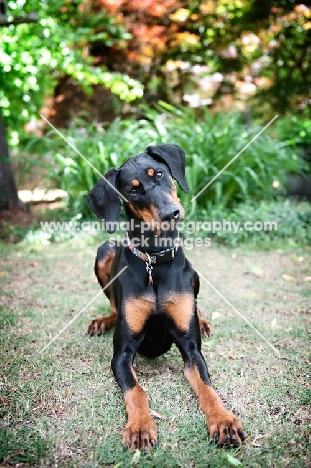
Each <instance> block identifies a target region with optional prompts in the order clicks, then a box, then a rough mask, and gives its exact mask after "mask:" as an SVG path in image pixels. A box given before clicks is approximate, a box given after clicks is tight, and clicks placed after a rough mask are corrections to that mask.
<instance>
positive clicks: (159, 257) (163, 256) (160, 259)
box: [126, 232, 180, 265]
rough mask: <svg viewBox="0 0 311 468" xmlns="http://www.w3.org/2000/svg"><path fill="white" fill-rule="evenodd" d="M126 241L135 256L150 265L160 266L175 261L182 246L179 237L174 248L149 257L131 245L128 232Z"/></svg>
mask: <svg viewBox="0 0 311 468" xmlns="http://www.w3.org/2000/svg"><path fill="white" fill-rule="evenodd" d="M126 240H127V243H128V247H129V249H130V250H131V252H133V254H134V255H136V257H138V258H141V259H142V260H143V261H144V262H146V263H147V264H148V265H151V264H153V265H158V264H160V263H164V262H170V261H172V260H174V258H175V255H176V252H177V250H178V247H179V244H180V240H179V236H178V237H177V239H176V243H175V245H174V247H170V248H169V249H165V250H161V251H160V252H157V253H153V254H152V255H149V254H148V253H147V252H142V251H141V250H139V249H137V248H136V247H134V245H133V244H132V243H131V240H130V238H129V235H128V232H126Z"/></svg>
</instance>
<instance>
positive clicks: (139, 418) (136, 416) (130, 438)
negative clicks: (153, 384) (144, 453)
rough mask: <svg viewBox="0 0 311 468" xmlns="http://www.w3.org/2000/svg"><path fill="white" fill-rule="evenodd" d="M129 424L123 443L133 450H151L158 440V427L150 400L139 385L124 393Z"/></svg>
mask: <svg viewBox="0 0 311 468" xmlns="http://www.w3.org/2000/svg"><path fill="white" fill-rule="evenodd" d="M124 401H125V406H126V412H127V416H128V422H127V424H126V426H125V428H124V431H123V443H124V444H129V445H130V448H131V450H135V449H143V448H145V447H148V448H151V446H152V445H154V443H155V442H156V440H157V427H156V424H155V422H154V420H153V419H152V417H151V416H150V414H149V413H150V408H149V403H148V398H147V395H146V393H145V392H144V390H143V389H142V388H141V386H140V385H139V384H138V383H137V384H136V386H135V387H134V388H131V389H130V390H127V391H126V392H125V393H124Z"/></svg>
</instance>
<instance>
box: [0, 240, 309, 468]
mask: <svg viewBox="0 0 311 468" xmlns="http://www.w3.org/2000/svg"><path fill="white" fill-rule="evenodd" d="M95 252H96V246H95V245H93V244H92V243H90V242H86V241H85V240H73V241H72V242H67V243H60V244H50V245H46V246H33V245H27V244H23V243H21V244H15V245H2V247H1V250H0V253H1V258H2V261H1V267H0V286H1V293H0V304H1V305H0V324H1V327H0V342H1V348H0V349H1V351H0V352H1V361H2V366H1V367H2V369H1V371H0V377H1V383H0V414H1V426H0V465H1V466H18V467H19V468H20V467H28V466H32V467H33V466H38V467H39V466H53V467H56V466H57V467H99V466H118V467H130V466H141V467H159V468H163V467H164V468H166V467H211V468H212V467H230V466H245V467H282V468H283V467H287V466H288V467H291V468H292V467H306V466H310V465H309V464H310V442H311V440H310V422H311V418H310V403H311V396H310V394H311V384H310V381H311V379H310V372H311V371H310V366H309V362H310V361H309V357H310V318H311V307H310V304H311V288H310V286H311V282H310V281H309V280H310V271H311V269H310V267H311V255H310V253H311V251H310V249H309V250H308V249H307V248H306V249H304V250H297V249H296V250H278V251H270V252H255V251H248V250H247V249H246V248H245V247H244V248H243V249H235V250H227V249H224V248H220V247H218V248H215V247H212V248H209V249H205V250H202V249H196V250H193V251H190V252H188V254H187V255H188V257H189V259H190V260H191V261H192V263H193V264H194V266H195V267H196V268H197V269H198V270H199V271H200V272H201V273H202V274H204V275H205V276H206V278H207V279H208V280H209V281H210V282H211V283H212V284H213V285H214V286H215V287H216V288H217V290H218V291H220V292H221V293H222V294H223V295H224V296H225V297H226V298H227V299H228V300H229V301H230V302H231V303H232V304H233V305H234V306H235V307H236V308H237V309H238V310H239V311H240V312H241V313H243V314H244V315H245V316H246V317H247V319H248V320H249V321H250V322H251V323H252V324H253V325H254V326H255V327H256V328H257V329H258V330H259V331H260V332H261V333H262V334H263V335H264V336H265V337H266V338H267V339H268V340H269V341H270V342H271V343H272V344H273V346H275V347H276V348H277V349H278V350H279V352H280V357H279V356H277V355H276V354H275V353H274V351H273V350H272V349H271V348H270V347H269V346H268V345H267V344H266V343H265V342H264V341H263V340H262V339H261V338H260V337H259V336H258V335H257V334H256V333H255V332H254V331H253V330H252V329H251V328H250V327H249V326H248V325H247V324H246V323H245V322H244V321H243V320H242V319H241V318H240V317H239V316H238V315H237V314H236V312H234V310H233V309H231V308H230V307H229V306H228V305H227V304H226V303H225V302H224V301H223V299H222V298H221V297H220V296H219V295H217V294H216V293H215V292H214V291H213V290H212V289H210V288H209V286H208V285H207V284H205V283H203V282H201V293H200V299H199V305H200V308H201V309H202V310H203V311H204V312H203V316H204V318H206V319H208V320H210V321H211V322H212V323H213V326H214V335H213V337H212V338H211V339H209V340H204V342H203V354H204V356H205V358H206V361H207V363H208V365H209V370H210V373H211V377H212V381H213V383H214V386H215V388H216V389H217V391H218V392H219V394H220V395H221V397H222V398H223V400H224V401H225V404H226V407H227V408H228V409H230V410H232V411H233V412H235V413H236V414H237V415H238V416H239V417H240V418H241V420H242V421H243V424H244V428H245V430H246V432H247V433H248V435H249V437H248V439H247V441H246V443H245V444H244V445H243V446H242V447H240V448H239V449H230V450H223V449H217V448H216V447H215V446H213V445H210V444H209V443H208V434H207V430H206V426H205V421H204V417H203V414H202V412H201V411H200V409H199V407H198V403H197V399H196V397H195V395H194V393H193V391H192V390H191V389H190V388H189V386H188V384H187V382H186V381H185V379H184V377H183V372H182V359H181V357H180V356H179V353H178V351H177V349H176V348H172V349H171V351H170V352H169V353H168V354H167V355H165V356H162V357H160V358H158V359H156V360H147V359H143V358H141V357H139V356H138V357H137V358H136V360H135V366H134V367H135V370H136V373H137V376H138V379H139V382H140V384H141V385H142V386H143V388H144V389H145V390H146V391H147V393H148V396H149V399H150V405H151V408H152V410H154V411H155V412H157V414H158V416H160V418H159V417H158V418H157V425H158V432H159V444H158V447H157V449H156V450H155V451H153V452H152V453H149V454H147V455H140V453H139V452H136V453H133V452H128V451H127V452H124V451H123V449H122V444H121V438H122V428H123V426H124V424H125V421H126V419H125V410H124V404H123V400H122V396H121V392H120V390H119V388H118V386H117V384H116V382H115V380H114V377H113V374H112V371H111V369H110V359H111V355H112V335H113V333H112V332H108V333H107V334H106V335H105V336H103V337H94V338H90V337H88V336H87V335H86V333H85V331H86V329H87V325H88V323H89V322H90V320H91V319H92V318H95V317H97V316H100V315H101V314H102V311H103V312H104V313H108V311H109V307H108V301H107V300H106V298H105V297H104V295H103V297H99V298H98V299H97V301H95V302H94V303H93V304H92V305H91V306H90V307H89V308H88V309H87V310H86V311H85V312H84V313H83V314H81V316H80V317H79V318H78V319H77V320H76V321H74V323H72V324H71V325H70V326H69V327H68V328H67V329H66V330H65V331H64V332H63V333H62V335H61V336H60V337H59V338H58V339H57V340H55V341H54V342H53V344H52V345H51V346H50V347H49V348H48V349H47V350H46V351H44V352H43V353H41V352H40V350H41V349H42V348H43V347H44V346H45V345H46V344H47V343H48V342H49V340H51V339H52V338H53V337H54V336H55V335H56V334H57V333H58V332H59V330H60V329H62V328H63V327H64V326H65V325H66V324H67V323H68V322H69V321H70V320H71V319H73V317H74V316H75V314H76V313H77V312H79V310H81V309H82V307H83V306H85V305H86V304H87V303H88V302H89V301H90V300H91V299H92V297H93V296H95V294H96V293H97V292H98V290H99V286H98V284H97V281H96V278H95V276H94V273H93V263H94V256H95ZM155 414H156V413H155Z"/></svg>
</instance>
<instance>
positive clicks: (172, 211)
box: [161, 207, 180, 221]
mask: <svg viewBox="0 0 311 468" xmlns="http://www.w3.org/2000/svg"><path fill="white" fill-rule="evenodd" d="M161 218H162V220H163V221H169V220H171V219H176V220H177V219H179V218H180V211H179V210H178V209H176V207H173V208H169V209H168V210H166V211H165V212H164V213H162V216H161Z"/></svg>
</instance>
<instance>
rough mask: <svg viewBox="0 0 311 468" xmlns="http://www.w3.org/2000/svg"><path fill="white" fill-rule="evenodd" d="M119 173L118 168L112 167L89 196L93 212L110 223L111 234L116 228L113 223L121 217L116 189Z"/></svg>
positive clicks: (89, 204) (88, 199)
mask: <svg viewBox="0 0 311 468" xmlns="http://www.w3.org/2000/svg"><path fill="white" fill-rule="evenodd" d="M117 173H118V171H117V169H110V170H109V171H108V172H107V174H105V179H100V181H99V182H97V184H96V185H94V187H93V188H92V190H91V191H90V192H89V194H88V196H87V204H88V206H89V208H90V209H91V210H92V211H93V213H95V214H96V215H97V216H98V217H99V218H100V219H102V220H105V224H106V223H110V228H109V229H107V231H108V232H109V234H111V233H113V232H114V231H115V230H116V226H115V228H113V227H112V226H113V223H114V224H116V223H117V222H118V221H119V219H120V209H121V203H120V200H119V197H118V194H117V192H116V190H114V187H115V184H116V176H117ZM106 226H107V224H106Z"/></svg>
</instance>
